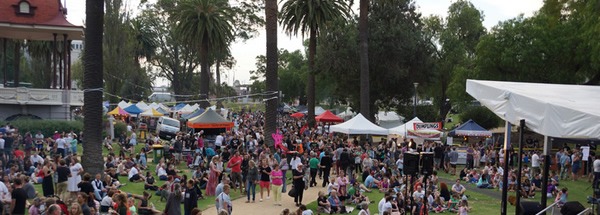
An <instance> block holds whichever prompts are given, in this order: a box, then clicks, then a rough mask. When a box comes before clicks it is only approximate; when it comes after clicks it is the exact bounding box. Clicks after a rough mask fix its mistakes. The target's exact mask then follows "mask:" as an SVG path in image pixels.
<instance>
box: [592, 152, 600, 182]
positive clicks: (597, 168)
mask: <svg viewBox="0 0 600 215" xmlns="http://www.w3.org/2000/svg"><path fill="white" fill-rule="evenodd" d="M593 156H594V163H593V165H594V182H593V184H592V185H593V186H594V188H597V187H598V181H599V180H600V155H595V154H594V155H593Z"/></svg>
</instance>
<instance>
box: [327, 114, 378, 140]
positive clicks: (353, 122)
mask: <svg viewBox="0 0 600 215" xmlns="http://www.w3.org/2000/svg"><path fill="white" fill-rule="evenodd" d="M329 131H330V132H338V133H344V134H373V135H388V130H387V129H385V128H382V127H379V126H378V125H376V124H374V123H372V122H370V121H369V120H367V118H365V117H364V116H363V115H362V114H358V115H356V116H355V117H354V118H352V119H350V120H348V121H346V122H344V123H341V124H337V125H332V126H331V127H329Z"/></svg>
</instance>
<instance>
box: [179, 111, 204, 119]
mask: <svg viewBox="0 0 600 215" xmlns="http://www.w3.org/2000/svg"><path fill="white" fill-rule="evenodd" d="M202 113H204V108H198V109H197V110H196V111H194V112H192V113H189V114H183V115H181V118H184V119H191V118H194V117H197V116H200V114H202Z"/></svg>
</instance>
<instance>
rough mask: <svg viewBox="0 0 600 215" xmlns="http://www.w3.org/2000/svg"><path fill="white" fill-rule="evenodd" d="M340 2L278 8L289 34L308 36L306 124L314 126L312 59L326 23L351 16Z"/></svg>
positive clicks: (301, 1)
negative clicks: (318, 38)
mask: <svg viewBox="0 0 600 215" xmlns="http://www.w3.org/2000/svg"><path fill="white" fill-rule="evenodd" d="M349 12H350V8H349V7H348V5H347V4H346V2H345V1H342V0H287V1H286V2H285V3H284V4H283V6H282V8H281V21H280V22H281V23H282V24H283V28H284V29H285V31H286V32H287V34H289V35H298V34H300V35H302V36H304V35H307V34H308V41H309V42H308V43H309V45H308V78H307V79H308V81H307V82H308V84H307V98H308V105H307V106H308V123H309V124H310V125H311V126H313V125H314V124H315V75H316V68H315V56H316V54H317V53H316V52H317V37H318V36H319V33H320V31H321V30H323V29H324V28H326V26H327V24H328V23H330V22H332V21H334V20H339V19H346V18H348V17H349V16H350V14H349Z"/></svg>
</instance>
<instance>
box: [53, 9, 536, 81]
mask: <svg viewBox="0 0 600 215" xmlns="http://www.w3.org/2000/svg"><path fill="white" fill-rule="evenodd" d="M61 1H66V6H67V9H68V15H67V20H69V21H70V22H71V23H73V24H76V25H82V24H83V22H84V20H85V1H84V0H61ZM126 1H127V0H126ZM452 2H454V1H453V0H416V5H417V7H418V10H419V11H420V12H421V13H422V14H423V16H430V15H439V16H442V17H446V16H447V11H448V7H449V6H450V4H452ZM471 2H472V3H473V5H475V7H476V8H478V9H479V10H480V11H482V12H483V15H484V21H483V25H484V26H485V27H486V28H487V29H491V28H492V27H493V26H495V25H496V24H498V22H501V21H505V20H508V19H511V18H514V17H516V16H518V15H519V14H524V15H525V17H528V16H532V15H533V14H534V13H535V12H536V11H537V10H539V9H540V8H541V7H542V5H543V0H471ZM128 5H130V6H129V8H131V10H132V11H133V14H134V15H135V14H136V11H138V10H139V8H138V6H137V5H139V0H128ZM355 5H358V4H355ZM355 7H356V6H355ZM355 10H356V9H355ZM278 30H279V31H280V32H279V34H278V37H277V40H278V46H279V47H278V48H280V49H281V48H283V49H287V50H290V51H293V50H298V49H303V47H302V39H303V38H302V37H295V36H289V35H286V34H285V33H284V32H283V31H282V28H281V26H280V27H279V28H278ZM231 51H232V55H233V57H234V58H235V59H236V61H237V64H236V65H235V67H234V68H233V69H232V70H231V71H224V72H223V74H222V76H221V79H223V80H226V81H227V83H228V84H229V85H231V84H232V83H233V80H234V79H235V80H239V81H240V82H241V83H242V84H244V83H249V79H250V73H249V71H251V70H255V69H256V66H255V60H256V56H259V55H265V52H266V37H265V34H264V29H262V30H261V31H260V34H259V35H258V36H257V37H255V38H253V39H251V40H247V41H245V42H237V43H234V44H232V47H231ZM166 84H168V83H167V81H166V80H164V79H158V80H156V81H155V85H156V86H160V85H166Z"/></svg>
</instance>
